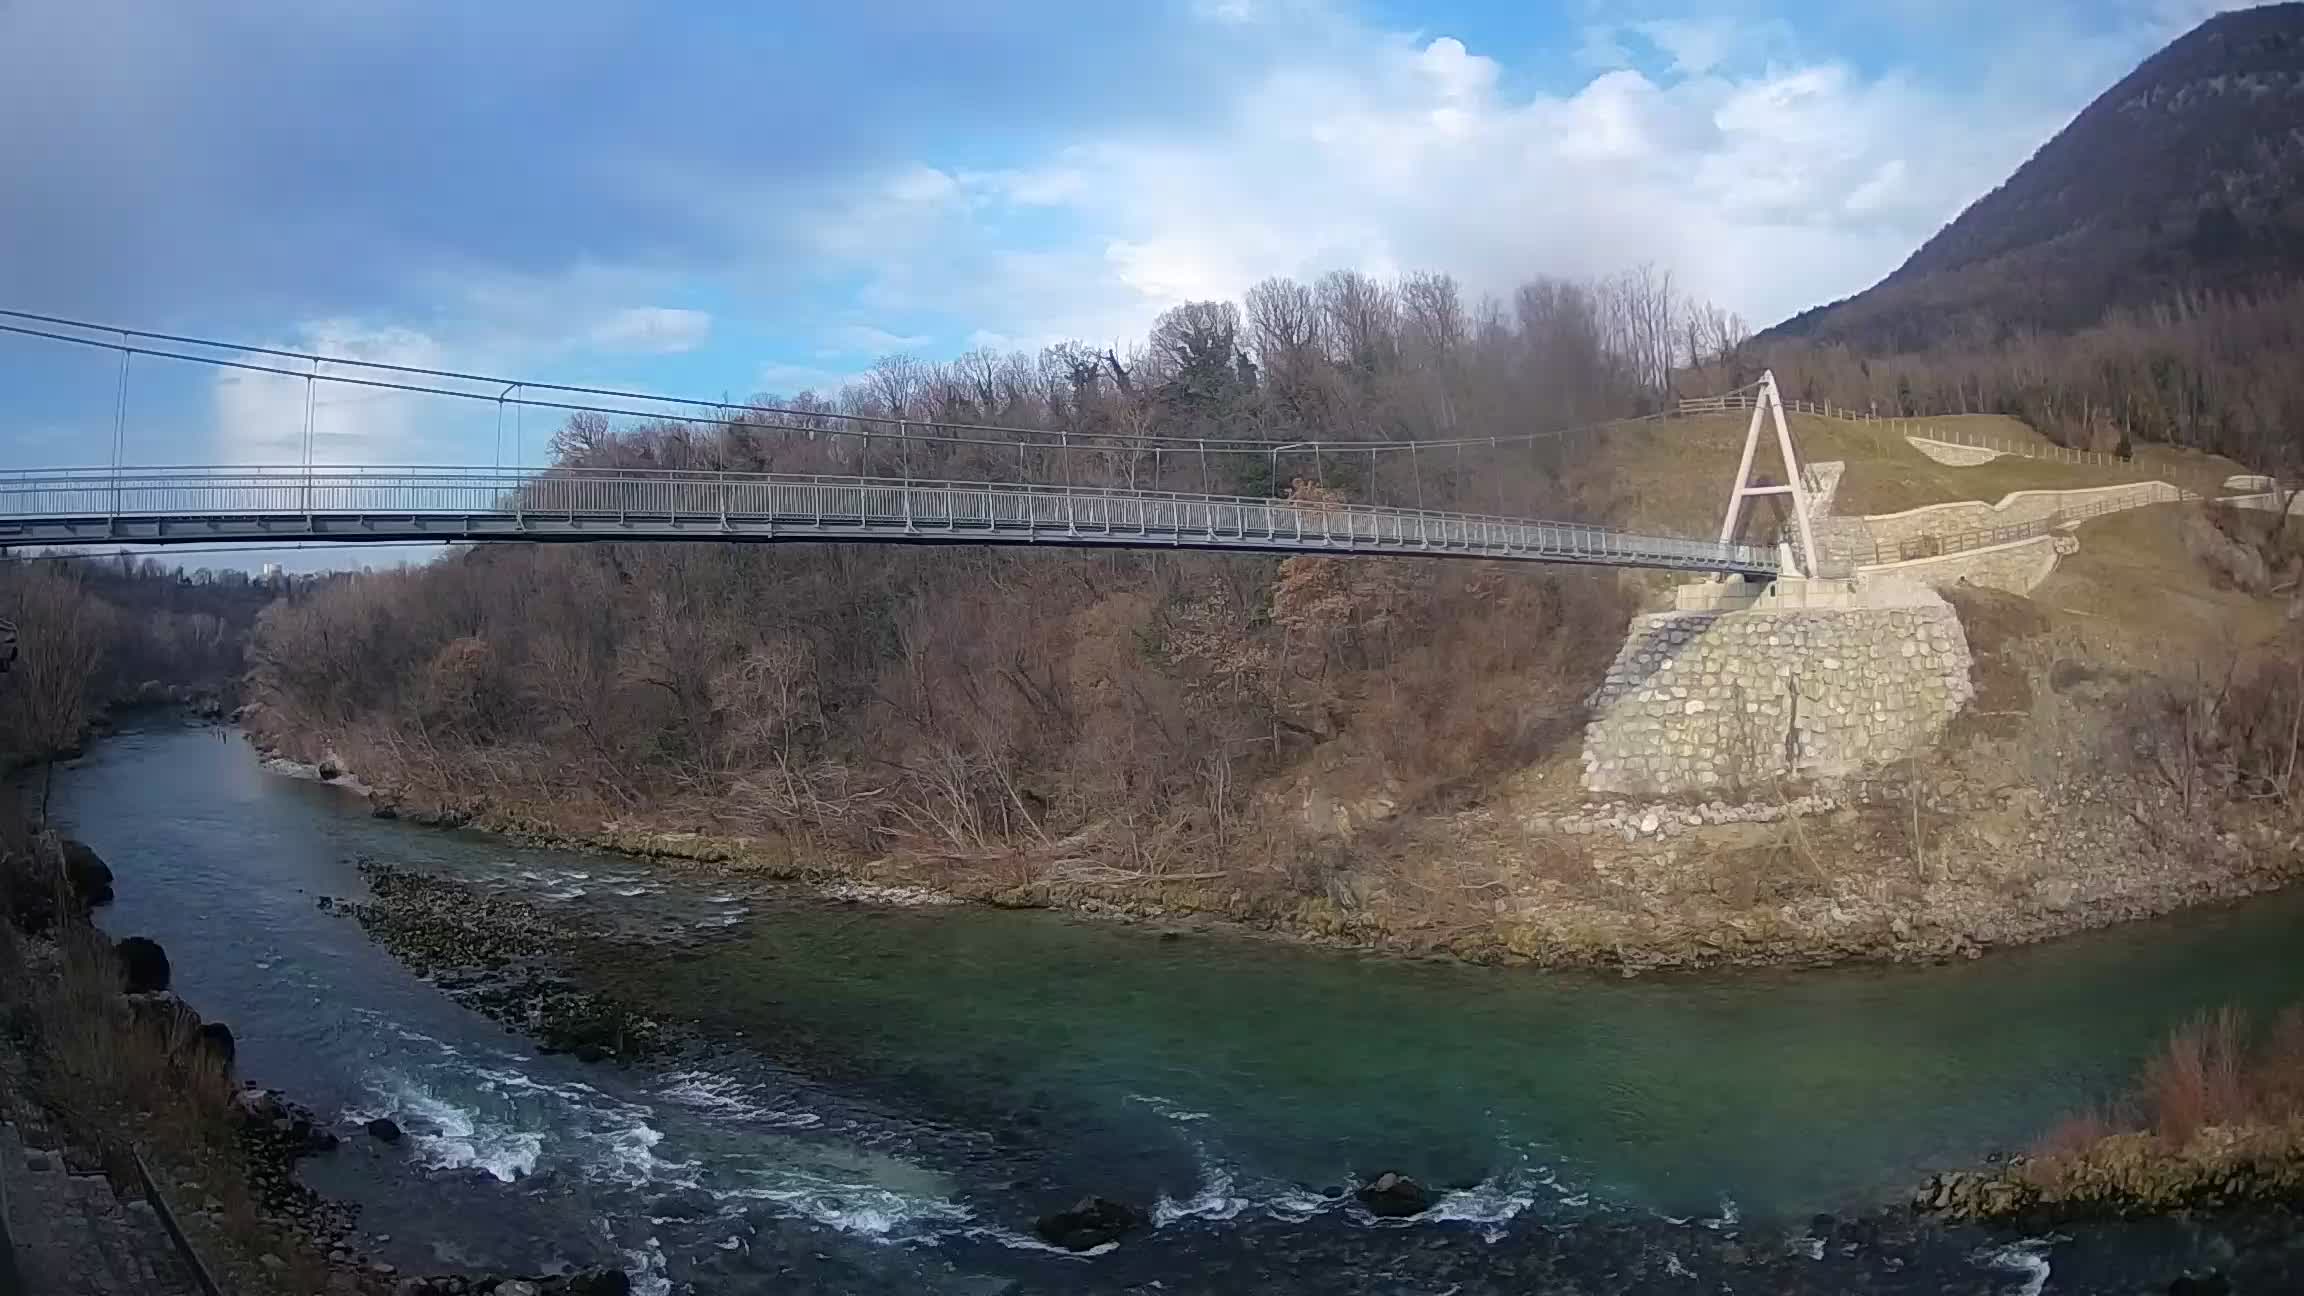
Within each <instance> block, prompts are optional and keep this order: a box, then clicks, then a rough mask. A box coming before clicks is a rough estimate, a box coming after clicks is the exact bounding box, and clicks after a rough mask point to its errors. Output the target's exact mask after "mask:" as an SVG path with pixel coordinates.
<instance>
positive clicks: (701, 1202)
mask: <svg viewBox="0 0 2304 1296" xmlns="http://www.w3.org/2000/svg"><path fill="white" fill-rule="evenodd" d="M719 1209H720V1203H719V1202H717V1201H714V1200H713V1198H712V1194H710V1193H708V1192H704V1191H702V1190H701V1189H696V1188H684V1189H682V1190H680V1191H679V1192H673V1193H666V1194H664V1195H663V1196H661V1197H659V1198H657V1199H656V1200H654V1201H652V1202H650V1203H648V1213H649V1214H650V1215H651V1216H653V1217H655V1218H657V1219H682V1220H692V1219H703V1218H705V1217H706V1216H708V1215H711V1214H713V1213H715V1212H717V1211H718V1210H719Z"/></svg>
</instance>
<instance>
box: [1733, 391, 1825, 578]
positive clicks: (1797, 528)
mask: <svg viewBox="0 0 2304 1296" xmlns="http://www.w3.org/2000/svg"><path fill="white" fill-rule="evenodd" d="M1764 419H1772V420H1773V421H1774V423H1775V425H1776V452H1777V454H1778V455H1780V456H1782V458H1783V460H1784V481H1783V483H1782V484H1781V485H1769V486H1755V485H1753V484H1752V454H1753V452H1754V451H1755V450H1757V449H1758V448H1759V446H1760V425H1761V422H1762V420H1764ZM1754 495H1789V496H1791V497H1792V518H1793V527H1794V530H1793V535H1794V536H1796V537H1797V538H1798V544H1799V552H1798V553H1797V554H1794V553H1790V552H1784V550H1788V549H1789V548H1790V546H1788V545H1787V546H1781V547H1780V549H1779V552H1780V553H1781V554H1782V562H1783V574H1784V575H1786V576H1802V577H1814V576H1815V575H1816V568H1817V559H1818V557H1819V556H1820V555H1819V554H1818V553H1817V550H1816V533H1815V530H1814V528H1813V526H1812V525H1811V523H1810V520H1809V513H1808V485H1807V483H1806V482H1805V481H1804V480H1802V477H1801V472H1800V454H1799V452H1798V451H1797V450H1795V449H1793V446H1792V429H1790V428H1789V427H1787V426H1785V424H1784V400H1783V398H1782V397H1781V396H1779V395H1778V394H1777V392H1776V371H1775V370H1773V369H1771V370H1769V371H1767V372H1766V373H1763V374H1761V375H1760V389H1759V391H1758V392H1757V393H1756V394H1755V395H1754V396H1753V399H1752V425H1751V427H1749V428H1748V429H1746V430H1745V433H1744V457H1743V459H1742V460H1741V461H1739V462H1738V463H1737V465H1736V484H1735V485H1734V486H1732V487H1730V488H1729V491H1728V516H1727V517H1725V518H1723V519H1721V522H1720V543H1722V544H1730V543H1733V542H1734V541H1735V539H1736V526H1737V524H1738V523H1739V522H1742V521H1743V520H1744V501H1745V500H1747V499H1749V498H1751V497H1752V496H1754Z"/></svg>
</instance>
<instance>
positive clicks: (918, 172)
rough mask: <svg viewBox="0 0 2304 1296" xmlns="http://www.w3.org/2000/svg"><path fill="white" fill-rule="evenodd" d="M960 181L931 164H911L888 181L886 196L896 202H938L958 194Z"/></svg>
mask: <svg viewBox="0 0 2304 1296" xmlns="http://www.w3.org/2000/svg"><path fill="white" fill-rule="evenodd" d="M959 193H960V182H959V181H958V180H955V179H953V178H952V176H951V175H950V174H949V173H947V172H943V171H939V170H937V169H936V168H935V167H932V166H911V167H906V168H905V169H904V170H902V171H900V172H898V173H896V174H895V175H894V176H892V177H890V179H889V181H888V196H889V197H891V198H894V199H895V200H896V201H898V202H907V203H940V202H943V201H945V200H947V199H950V198H954V197H957V196H959Z"/></svg>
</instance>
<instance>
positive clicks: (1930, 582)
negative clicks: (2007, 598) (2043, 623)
mask: <svg viewBox="0 0 2304 1296" xmlns="http://www.w3.org/2000/svg"><path fill="white" fill-rule="evenodd" d="M2067 546H2069V547H2067ZM2078 548H2079V542H2078V541H2075V540H2073V539H2072V538H2071V537H2069V536H2056V535H2038V536H2033V537H2032V538H2030V539H2028V540H2016V541H2011V542H2010V543H2008V544H2002V545H1992V546H1990V547H1989V548H1984V549H1968V550H1963V551H1961V552H1959V553H1949V554H1945V555H1943V556H1942V557H1939V558H1915V559H1913V560H1911V561H1910V562H1895V563H1874V564H1870V565H1867V566H1863V567H1858V568H1857V569H1856V575H1857V576H1858V577H1860V578H1863V579H1877V578H1881V577H1901V578H1903V579H1905V580H1910V581H1916V582H1918V583H1919V584H1922V585H1926V586H1928V587H1929V588H1931V589H1936V590H1942V589H1946V588H1948V587H1950V586H1953V585H1958V584H1960V583H1962V582H1966V583H1968V584H1970V585H1983V586H1987V587H1989V588H1991V589H2000V590H2006V591H2008V592H2009V593H2011V594H2030V593H2031V592H2032V591H2033V590H2035V589H2038V588H2039V587H2040V582H2042V581H2044V580H2046V579H2048V574H2049V573H2050V572H2053V571H2055V570H2056V558H2057V556H2058V555H2059V554H2065V553H2070V552H2073V551H2074V550H2076V549H2078Z"/></svg>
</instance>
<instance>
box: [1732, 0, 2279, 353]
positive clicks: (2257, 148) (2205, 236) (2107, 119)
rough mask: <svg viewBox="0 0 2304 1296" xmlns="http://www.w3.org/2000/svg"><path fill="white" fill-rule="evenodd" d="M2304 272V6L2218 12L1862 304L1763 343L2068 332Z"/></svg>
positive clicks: (1793, 324)
mask: <svg viewBox="0 0 2304 1296" xmlns="http://www.w3.org/2000/svg"><path fill="white" fill-rule="evenodd" d="M2300 277H2304V4H2296V3H2290V4H2277V5H2268V6H2265V7H2263V8H2258V9H2250V10H2244V11H2240V12H2236V13H2227V14H2222V15H2219V16H2218V17H2215V18H2212V19H2210V20H2208V21H2207V22H2205V23H2202V24H2201V25H2200V26H2199V27H2197V28H2195V29H2194V30H2192V31H2191V32H2189V33H2187V34H2186V35H2184V36H2182V37H2180V38H2178V39H2177V40H2176V41H2174V42H2173V43H2171V44H2170V45H2168V46H2167V47H2166V48H2165V49H2163V50H2161V51H2160V52H2159V53H2157V54H2155V55H2153V56H2152V57H2151V58H2149V59H2146V60H2145V61H2144V63H2143V64H2142V65H2140V66H2139V67H2138V68H2137V69H2136V70H2135V71H2134V72H2132V73H2130V74H2129V75H2128V76H2127V77H2126V78H2124V79H2122V80H2121V81H2120V82H2119V83H2118V84H2116V85H2114V86H2113V87H2112V88H2111V89H2109V90H2107V91H2105V92H2104V93H2103V94H2102V95H2101V96H2099V97H2098V98H2097V99H2096V101H2095V102H2093V103H2091V104H2090V105H2089V106H2088V107H2087V108H2086V109H2085V110H2084V111H2082V112H2081V113H2080V115H2079V116H2078V117H2076V118H2074V119H2073V121H2072V123H2071V125H2069V126H2067V127H2066V128H2065V129H2064V130H2062V131H2061V132H2059V133H2058V134H2057V135H2056V136H2055V138H2053V139H2051V140H2049V141H2048V143H2047V144H2046V145H2044V146H2043V147H2042V148H2041V149H2040V151H2039V152H2038V153H2036V154H2034V155H2033V157H2032V159H2031V160H2030V161H2028V162H2026V163H2025V164H2024V165H2023V166H2022V167H2021V168H2019V169H2018V170H2017V171H2016V173H2015V174H2014V175H2012V176H2010V177H2009V178H2008V180H2007V181H2006V182H2005V183H2003V184H2002V185H2001V186H2000V187H1999V188H1997V189H1995V190H1993V191H1992V192H1991V193H1989V194H1987V195H1985V196H1984V197H1983V198H1981V199H1979V200H1978V201H1977V202H1976V203H1974V204H1973V205H1971V206H1970V207H1969V208H1968V209H1967V210H1966V211H1965V212H1963V213H1961V215H1960V216H1959V218H1958V219H1956V220H1954V221H1953V222H1952V223H1951V224H1950V225H1949V226H1947V227H1945V229H1944V230H1943V231H1942V232H1941V233H1939V234H1937V235H1936V236H1935V237H1934V238H1932V239H1930V240H1929V241H1928V242H1927V243H1926V244H1924V245H1923V246H1922V247H1921V248H1920V249H1919V250H1918V251H1917V252H1915V253H1913V255H1912V257H1911V259H1910V260H1908V261H1906V262H1905V263H1904V265H1903V266H1902V267H1901V268H1899V269H1898V270H1897V271H1896V272H1895V273H1893V274H1891V275H1889V276H1888V277H1887V278H1886V279H1884V280H1882V281H1881V282H1880V283H1879V284H1878V285H1876V286H1874V287H1873V288H1871V289H1869V290H1867V291H1865V292H1863V293H1860V294H1858V295H1856V296H1854V297H1851V298H1848V299H1846V300H1843V301H1839V302H1835V303H1832V304H1830V305H1826V306H1820V307H1817V308H1815V309H1812V310H1809V311H1806V312H1804V313H1802V314H1800V315H1797V316H1794V317H1793V318H1792V319H1789V320H1787V321H1785V322H1784V323H1782V324H1779V325H1777V326H1776V327H1775V328H1773V329H1770V330H1768V331H1767V332H1765V333H1762V334H1761V335H1760V338H1759V340H1760V341H1762V342H1785V341H1790V340H1795V339H1806V340H1813V341H1819V342H1838V343H1844V344H1847V345H1849V346H1852V347H1856V348H1858V349H1861V350H1868V351H1874V352H1879V351H1902V350H1916V349H1921V348H1927V347H1934V346H1941V345H1948V344H1950V345H1959V344H1970V345H1980V344H1987V343H1989V342H1990V341H1992V340H1993V339H1996V338H2002V337H2007V336H2010V335H2013V334H2016V333H2020V332H2023V331H2026V330H2040V331H2047V332H2059V333H2061V332H2070V331H2073V330H2076V329H2081V328H2085V327H2087V326H2089V325H2092V324H2094V323H2096V322H2097V321H2098V320H2100V319H2102V318H2103V317H2104V315H2105V313H2106V312H2107V311H2108V310H2111V309H2114V308H2118V307H2136V308H2141V307H2149V306H2155V305H2158V304H2161V303H2164V302H2167V301H2169V300H2171V299H2174V298H2176V297H2178V296H2182V295H2201V294H2246V295H2258V294H2261V293H2264V292H2266V291H2268V290H2274V289H2277V288H2280V287H2283V286H2286V285H2288V284H2292V283H2294V282H2295V281H2296V280H2297V279H2298V278H2300Z"/></svg>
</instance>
